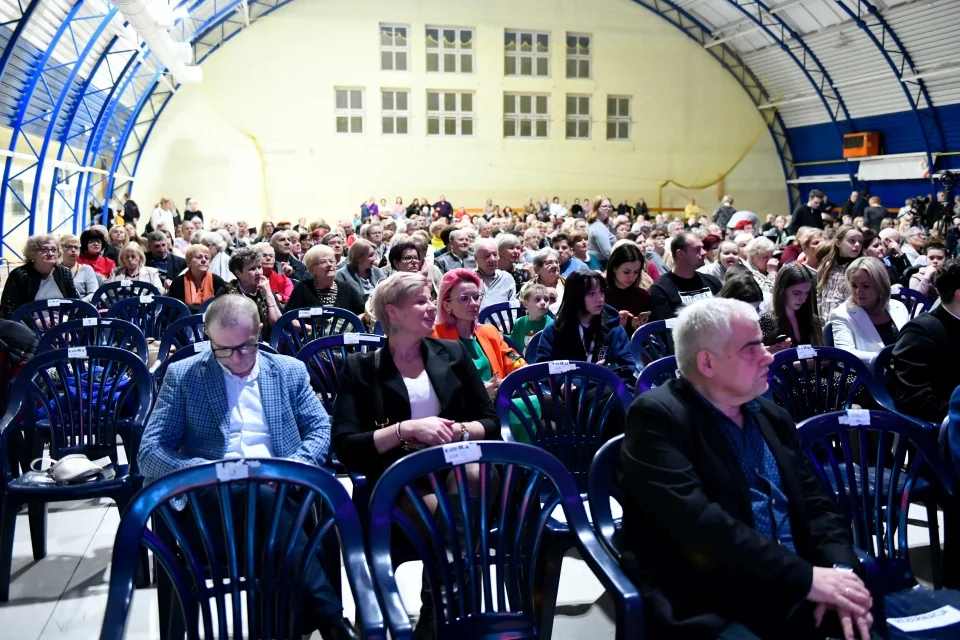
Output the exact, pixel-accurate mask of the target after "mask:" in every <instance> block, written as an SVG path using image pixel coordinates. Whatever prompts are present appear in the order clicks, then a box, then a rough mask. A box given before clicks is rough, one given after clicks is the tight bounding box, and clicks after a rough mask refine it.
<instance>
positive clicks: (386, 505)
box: [369, 441, 643, 638]
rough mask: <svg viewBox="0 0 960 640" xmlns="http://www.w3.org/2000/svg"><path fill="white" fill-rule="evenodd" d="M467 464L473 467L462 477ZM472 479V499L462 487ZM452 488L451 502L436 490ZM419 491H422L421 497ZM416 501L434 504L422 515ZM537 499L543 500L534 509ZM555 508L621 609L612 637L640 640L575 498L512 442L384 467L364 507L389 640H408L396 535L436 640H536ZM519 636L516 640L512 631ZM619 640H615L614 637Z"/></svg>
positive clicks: (553, 462) (528, 450) (621, 586)
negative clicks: (510, 638)
mask: <svg viewBox="0 0 960 640" xmlns="http://www.w3.org/2000/svg"><path fill="white" fill-rule="evenodd" d="M471 463H473V464H475V465H476V466H475V467H472V468H468V465H470V464H471ZM471 477H472V478H473V479H474V482H473V484H474V487H473V488H474V489H475V491H474V492H471V490H470V489H471V487H470V485H471V482H470V480H469V478H471ZM448 485H453V486H454V487H456V494H455V495H452V494H451V493H448V491H447V490H446V487H447V486H448ZM421 488H423V490H421ZM423 491H430V492H432V493H434V495H435V496H436V498H437V508H436V511H435V513H431V512H430V510H429V508H428V507H427V504H426V502H425V501H424V498H423ZM541 496H545V497H546V499H545V500H543V501H542V502H541V499H540V498H541ZM557 506H559V507H560V508H561V509H562V510H563V513H564V514H565V516H566V521H567V524H568V525H569V528H570V531H571V533H572V536H573V538H574V540H575V544H576V546H577V548H578V550H579V551H580V554H581V557H582V558H583V559H584V561H586V563H587V565H588V566H589V567H590V568H591V570H593V572H594V574H595V575H596V576H597V577H598V578H599V580H600V581H601V583H602V584H603V586H604V587H605V588H606V590H607V591H608V592H610V593H612V594H615V595H614V597H615V598H620V599H622V600H621V601H622V602H624V603H625V604H624V607H623V610H624V611H625V612H626V615H624V616H623V617H622V618H621V619H619V620H618V637H623V638H641V637H642V634H643V630H642V624H643V622H642V616H641V615H640V608H639V597H638V594H637V591H636V589H635V587H634V586H633V585H632V584H630V582H629V580H627V579H626V577H625V576H624V575H623V573H622V572H621V571H620V569H619V567H617V565H616V563H615V562H614V561H613V559H612V558H611V557H610V555H609V554H608V553H607V552H606V551H605V549H604V548H603V546H602V545H601V544H600V543H599V541H598V540H597V538H596V536H595V534H594V533H593V530H592V528H591V527H590V523H589V522H588V520H587V515H586V512H585V510H584V507H583V504H582V501H581V499H580V496H579V489H578V487H577V484H576V482H575V481H574V479H573V477H572V476H571V475H570V473H569V472H568V471H567V469H566V468H565V467H564V466H563V464H561V462H560V461H559V460H557V459H556V458H555V457H554V456H552V455H550V454H549V453H547V452H546V451H542V450H540V449H536V448H534V447H531V446H529V445H523V444H519V443H513V442H490V441H479V442H468V443H454V444H448V445H444V446H441V447H431V448H429V449H425V450H423V451H419V452H416V453H413V454H410V455H408V456H406V457H404V458H403V459H401V460H399V461H398V462H396V463H394V464H393V465H391V466H390V468H389V469H387V471H386V472H385V473H384V474H383V476H382V477H381V478H380V480H379V482H377V486H376V487H375V488H374V491H373V495H372V496H371V502H370V518H371V519H370V533H369V539H370V541H369V549H370V559H371V562H372V564H373V574H374V581H375V584H376V587H377V592H378V594H379V596H380V601H381V603H382V604H383V607H384V612H385V614H386V617H387V620H388V622H389V625H390V631H391V633H392V635H393V637H395V638H396V637H410V633H411V631H412V630H411V626H410V619H409V618H408V616H407V613H406V611H405V609H404V605H403V601H402V600H401V598H400V593H399V590H398V587H397V581H396V574H395V571H394V565H393V560H394V559H393V557H392V556H391V554H392V553H394V552H396V551H395V548H397V546H396V545H394V544H393V536H394V534H395V533H396V532H400V533H401V534H402V536H401V537H403V538H405V539H406V540H407V541H408V542H409V543H410V546H412V547H413V549H414V550H415V551H416V556H417V558H418V559H420V560H422V561H423V564H424V571H425V574H426V576H427V579H428V580H429V583H430V585H431V595H432V598H433V605H434V608H435V611H436V618H437V631H438V633H437V637H440V638H445V637H453V636H452V632H455V633H456V634H457V636H458V637H463V638H470V637H480V636H479V635H478V634H479V630H477V629H476V628H475V627H474V626H473V625H483V626H484V628H485V629H488V630H489V629H496V628H497V626H496V625H497V623H498V621H499V622H502V624H503V625H504V626H503V627H502V629H503V630H504V633H505V634H506V635H509V633H508V631H510V630H516V631H517V635H516V637H525V638H526V637H537V629H536V622H537V617H536V613H535V611H534V608H535V607H537V606H539V603H536V602H535V593H534V585H535V584H536V580H535V578H534V576H536V575H537V572H538V569H539V568H540V567H538V566H537V564H538V561H541V560H542V558H543V557H544V554H542V553H539V551H540V549H541V547H542V545H543V544H545V542H544V534H545V533H546V526H547V522H548V520H549V518H550V515H551V513H552V512H553V510H554V508H556V507H557ZM521 629H522V631H521ZM621 632H622V635H621Z"/></svg>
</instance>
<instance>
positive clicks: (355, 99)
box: [350, 91, 363, 109]
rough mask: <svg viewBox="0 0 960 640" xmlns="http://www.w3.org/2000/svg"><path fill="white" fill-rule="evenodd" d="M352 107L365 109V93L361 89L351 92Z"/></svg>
mask: <svg viewBox="0 0 960 640" xmlns="http://www.w3.org/2000/svg"><path fill="white" fill-rule="evenodd" d="M350 108H351V109H363V93H362V92H360V91H351V92H350Z"/></svg>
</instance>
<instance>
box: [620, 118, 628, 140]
mask: <svg viewBox="0 0 960 640" xmlns="http://www.w3.org/2000/svg"><path fill="white" fill-rule="evenodd" d="M617 137H618V138H620V139H621V140H629V139H630V123H629V122H621V123H620V124H618V125H617Z"/></svg>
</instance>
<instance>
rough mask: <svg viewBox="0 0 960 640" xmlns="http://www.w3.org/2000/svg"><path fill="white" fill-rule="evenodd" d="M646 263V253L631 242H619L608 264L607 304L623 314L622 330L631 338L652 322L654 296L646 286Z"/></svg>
mask: <svg viewBox="0 0 960 640" xmlns="http://www.w3.org/2000/svg"><path fill="white" fill-rule="evenodd" d="M645 263H646V260H645V258H644V257H643V251H641V249H640V247H638V246H637V245H636V244H635V243H633V242H629V241H618V242H617V243H616V244H615V245H614V248H613V251H612V252H611V253H610V259H609V260H608V261H607V269H606V275H605V279H606V284H607V286H606V304H608V305H610V306H611V307H613V308H614V309H616V310H617V311H618V312H619V321H620V326H621V327H623V328H624V330H625V331H626V332H627V335H628V336H629V335H633V332H634V331H636V330H637V329H639V328H640V327H641V326H643V325H644V324H646V323H647V320H648V319H649V318H650V313H651V308H652V304H651V301H650V292H649V291H647V289H646V288H644V287H643V286H642V281H643V277H644V275H645V274H644V271H643V269H644V266H645Z"/></svg>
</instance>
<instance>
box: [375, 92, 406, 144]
mask: <svg viewBox="0 0 960 640" xmlns="http://www.w3.org/2000/svg"><path fill="white" fill-rule="evenodd" d="M380 101H381V102H380V104H381V106H380V119H381V125H382V127H383V128H382V129H381V131H382V132H383V134H384V135H400V136H403V135H406V134H408V133H410V107H409V105H410V92H409V91H407V90H406V89H384V90H382V91H381V92H380Z"/></svg>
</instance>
